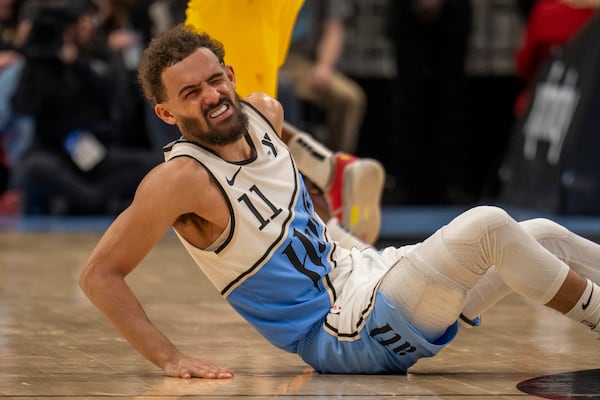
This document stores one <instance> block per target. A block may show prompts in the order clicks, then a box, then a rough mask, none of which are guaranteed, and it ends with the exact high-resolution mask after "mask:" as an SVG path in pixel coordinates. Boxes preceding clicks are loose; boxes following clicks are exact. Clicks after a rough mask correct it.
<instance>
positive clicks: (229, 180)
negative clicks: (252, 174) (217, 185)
mask: <svg viewBox="0 0 600 400" xmlns="http://www.w3.org/2000/svg"><path fill="white" fill-rule="evenodd" d="M241 170H242V167H239V168H238V170H237V171H235V174H233V176H232V177H231V179H229V178H225V180H226V181H227V184H228V185H229V186H233V184H234V183H235V178H236V177H237V175H238V174H239V173H240V171H241Z"/></svg>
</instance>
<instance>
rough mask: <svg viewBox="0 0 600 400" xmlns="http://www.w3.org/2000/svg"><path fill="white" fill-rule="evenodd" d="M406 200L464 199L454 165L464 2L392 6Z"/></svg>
mask: <svg viewBox="0 0 600 400" xmlns="http://www.w3.org/2000/svg"><path fill="white" fill-rule="evenodd" d="M390 17H391V20H390V28H391V34H392V39H393V43H394V46H395V51H396V59H397V68H398V76H397V84H398V85H397V90H398V96H399V106H398V109H397V112H396V113H395V116H396V118H397V119H398V122H399V123H400V129H399V131H398V134H399V135H401V136H402V146H401V148H400V150H401V156H400V157H399V161H398V162H399V163H401V164H400V168H401V171H402V176H401V177H400V179H399V185H400V186H402V187H403V188H404V189H405V192H406V194H407V197H406V199H405V201H406V202H409V203H413V204H436V203H446V202H453V203H456V202H462V201H464V199H463V198H462V197H463V188H462V187H461V183H462V182H461V176H460V173H461V171H460V169H459V163H458V161H459V160H460V159H461V157H468V156H469V155H468V154H465V153H464V151H463V149H464V145H465V142H464V141H465V139H464V130H465V121H466V115H465V112H466V110H465V68H464V67H465V55H466V48H467V39H468V36H469V32H470V28H471V2H470V0H403V1H392V7H391V13H390Z"/></svg>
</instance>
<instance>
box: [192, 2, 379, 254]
mask: <svg viewBox="0 0 600 400" xmlns="http://www.w3.org/2000/svg"><path fill="white" fill-rule="evenodd" d="M302 3H303V0H285V1H282V0H258V1H240V0H189V2H188V5H187V9H186V12H185V15H186V20H185V23H186V25H191V26H193V27H195V28H196V29H197V30H199V31H202V32H206V33H208V34H209V35H211V36H212V37H213V38H214V39H216V40H218V41H219V42H221V43H223V45H224V46H225V48H226V49H227V63H228V64H230V65H233V66H235V73H236V77H237V79H236V81H237V86H236V92H237V93H238V94H239V95H240V96H242V97H246V96H248V95H250V94H251V93H253V92H263V93H266V94H268V95H269V96H271V97H274V98H277V82H278V81H277V74H278V71H279V67H281V66H282V64H283V63H284V62H285V59H286V57H287V54H288V48H289V44H290V40H291V35H292V30H293V28H294V23H295V21H296V16H297V14H298V12H299V10H300V8H301V6H302ZM283 135H285V136H288V135H289V137H293V140H290V141H289V143H288V146H289V149H290V151H291V152H292V154H293V155H294V157H295V159H296V163H297V165H298V169H299V170H300V171H301V172H302V174H303V175H304V176H305V177H307V178H308V179H309V180H310V182H311V183H313V184H314V185H316V186H317V188H318V189H319V191H320V192H322V193H323V194H324V197H325V199H326V201H327V205H328V208H329V209H330V210H331V217H332V218H330V219H329V220H326V222H327V225H328V226H329V227H330V228H332V229H336V230H341V229H348V230H350V231H351V232H352V234H353V235H354V236H355V237H358V238H360V239H361V240H362V241H363V242H365V243H367V244H373V243H375V241H376V240H377V237H378V235H379V229H380V227H381V210H380V202H381V195H382V192H383V185H384V182H385V171H384V169H383V166H382V165H381V163H380V162H378V161H376V160H373V159H369V158H357V157H355V156H353V155H351V154H347V153H343V152H332V151H331V150H329V149H328V148H326V147H325V146H323V145H322V144H320V143H319V142H318V141H317V140H316V139H315V138H314V137H313V136H311V135H310V134H308V133H305V132H301V131H299V130H298V129H296V128H295V127H294V126H292V125H291V124H289V123H285V122H284V125H283ZM311 194H315V195H316V191H311ZM340 224H341V226H340ZM342 227H343V228H342Z"/></svg>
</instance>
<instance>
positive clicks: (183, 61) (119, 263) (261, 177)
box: [80, 26, 600, 378]
mask: <svg viewBox="0 0 600 400" xmlns="http://www.w3.org/2000/svg"><path fill="white" fill-rule="evenodd" d="M140 81H141V82H142V86H143V89H144V93H145V95H146V96H147V98H148V99H149V100H150V101H151V102H152V103H153V104H155V107H154V109H155V112H156V114H157V115H158V116H159V117H160V118H161V119H163V120H164V121H165V122H167V123H169V124H176V125H177V126H178V128H179V129H180V130H181V134H182V138H181V139H180V140H177V141H175V142H173V143H172V144H171V145H169V146H167V148H166V151H165V158H166V162H164V163H163V164H161V165H160V166H158V167H156V168H155V169H154V170H153V171H151V172H150V173H149V174H148V175H147V176H146V178H145V179H144V180H143V181H142V183H141V184H140V186H139V188H138V190H137V193H136V196H135V198H134V200H133V202H132V204H131V205H130V206H129V207H128V208H127V209H126V210H125V211H124V212H123V213H122V214H121V215H119V216H118V217H117V219H116V220H115V221H114V223H113V224H112V225H111V227H110V228H109V229H108V230H107V232H106V233H105V234H104V236H103V237H102V239H101V240H100V242H99V243H98V245H97V246H96V248H95V249H94V251H93V252H92V254H91V256H90V258H89V260H88V261H87V263H86V266H85V268H84V270H83V271H82V273H81V276H80V285H81V287H82V289H83V291H84V292H85V293H86V295H87V296H88V297H89V298H90V300H91V301H92V302H93V303H94V304H95V305H96V306H97V307H98V308H99V309H100V310H101V311H102V312H103V313H104V314H105V315H106V317H107V318H108V319H109V320H110V321H111V322H112V324H113V325H114V326H115V328H116V329H117V330H118V331H119V332H120V333H121V334H122V335H123V336H124V337H125V338H126V339H127V340H128V341H129V342H130V343H131V344H132V345H133V346H134V347H135V348H136V349H137V350H138V351H139V352H140V353H141V354H142V355H143V356H144V357H146V358H147V359H148V360H150V361H151V362H153V363H154V364H156V365H157V366H158V367H160V368H161V369H162V370H163V371H164V373H165V374H166V375H168V376H175V377H182V378H191V377H204V378H230V377H232V376H233V371H232V370H230V369H228V368H223V367H220V366H217V365H214V364H212V363H211V362H209V361H206V360H203V359H197V358H191V357H188V356H186V355H184V354H182V353H181V352H180V351H179V350H178V349H177V347H176V346H175V345H174V344H173V343H172V342H171V341H170V340H169V339H168V338H167V337H166V336H165V335H164V334H163V333H162V332H161V331H159V330H158V329H157V328H156V327H155V326H154V325H153V324H152V322H151V321H150V320H149V319H148V317H147V315H146V314H145V312H144V310H143V308H142V306H141V305H140V304H139V302H138V300H137V298H136V297H135V294H134V293H133V292H132V290H131V289H130V288H129V286H128V285H127V283H126V281H125V277H126V276H127V275H128V274H129V273H130V272H131V271H132V270H133V269H134V268H136V266H137V265H138V264H139V263H140V262H141V261H142V260H143V259H144V257H145V256H146V254H147V253H148V252H149V251H150V249H151V248H152V247H153V246H154V245H155V244H156V243H157V242H158V241H159V239H160V238H161V237H162V236H163V235H164V234H165V233H166V232H167V231H168V230H169V229H171V228H173V229H174V231H175V232H176V234H177V235H178V237H179V238H180V240H181V242H182V244H183V247H184V248H185V249H187V251H188V252H189V253H190V255H191V257H192V258H193V259H194V260H195V261H196V263H197V264H198V266H199V267H200V268H201V269H202V270H203V271H204V273H205V274H206V275H207V277H208V278H209V279H210V281H211V282H212V283H213V284H214V286H215V287H216V288H217V289H218V290H219V292H220V293H221V294H222V296H223V297H224V298H225V299H226V300H227V301H228V302H229V303H230V304H231V305H232V307H233V308H234V309H235V310H237V311H238V312H239V313H240V314H241V315H242V316H243V317H244V318H245V319H246V320H247V321H248V322H249V323H250V324H252V325H253V326H254V327H255V328H256V329H257V330H258V331H259V332H260V333H261V334H263V335H264V336H265V338H266V339H268V340H269V341H270V342H271V343H272V344H273V345H275V346H277V347H279V348H280V349H282V350H285V351H289V352H293V353H297V354H298V355H299V356H300V357H301V358H302V359H303V360H304V361H305V362H306V363H308V364H309V365H310V366H312V367H313V368H314V369H315V370H316V371H318V372H322V373H357V374H358V373H361V374H363V373H365V374H366V373H368V374H371V373H405V372H406V371H407V370H408V368H410V366H411V365H413V364H414V363H415V362H417V361H418V360H419V359H420V358H422V357H430V356H433V355H435V354H436V353H438V352H439V351H440V350H441V349H442V348H443V347H444V346H446V345H447V344H448V343H449V342H450V341H451V340H452V339H453V338H454V336H455V335H456V332H457V326H458V323H457V319H458V318H459V315H460V313H461V311H462V310H463V308H464V306H465V302H466V301H467V297H468V296H469V293H471V292H472V291H473V288H477V287H478V285H479V282H482V281H484V280H485V279H484V278H485V277H486V276H487V274H488V273H489V272H490V270H489V269H490V267H491V266H494V269H493V270H492V271H493V273H494V274H495V275H496V276H497V277H499V278H501V279H502V281H503V282H504V283H505V284H506V285H507V286H508V287H510V289H511V290H513V291H515V292H517V293H519V294H520V295H523V296H525V297H526V298H528V299H531V300H532V301H534V302H537V303H539V304H545V305H547V306H548V307H551V308H553V309H555V310H558V311H559V312H561V313H563V314H565V315H566V316H567V317H569V318H571V319H574V320H577V321H580V322H581V323H583V324H584V325H586V326H588V327H589V328H591V329H593V330H596V331H598V330H600V327H599V326H598V322H599V321H600V288H599V287H598V286H597V285H596V283H594V282H592V280H594V281H595V282H598V281H599V279H598V278H600V277H599V275H600V274H599V273H598V271H597V270H596V268H597V266H598V265H600V246H598V245H596V244H593V243H591V242H589V241H586V240H585V239H582V238H580V237H578V236H575V235H574V234H572V233H570V232H568V231H566V230H565V229H564V228H562V227H560V226H558V225H556V224H554V223H553V222H551V221H548V220H541V219H540V220H531V221H527V222H523V223H518V222H516V221H515V220H513V219H512V218H511V217H510V216H509V215H508V214H507V213H506V212H504V211H503V210H501V209H499V208H496V207H486V206H482V207H476V208H473V209H471V210H469V211H467V212H465V213H463V214H461V215H459V216H458V217H457V218H456V219H454V220H453V221H451V222H450V223H449V224H448V225H447V226H445V227H443V228H441V229H440V230H439V231H438V232H436V233H435V234H433V235H432V236H431V237H429V238H428V239H426V240H425V241H423V242H422V243H419V244H416V245H410V246H404V247H400V248H393V247H388V248H385V249H382V250H380V251H376V250H375V249H373V248H365V249H363V250H359V249H358V248H356V247H353V248H350V247H347V246H344V245H342V244H341V243H340V242H338V241H336V240H335V236H336V232H331V231H330V230H328V229H327V227H326V226H325V225H324V223H323V220H322V219H321V218H320V217H318V215H317V214H315V212H314V207H313V203H312V202H311V199H310V196H309V194H308V193H307V190H306V188H305V185H304V183H303V180H302V177H301V175H300V174H299V173H298V169H297V165H296V163H295V160H294V158H293V157H292V156H291V154H290V152H289V150H288V148H287V146H286V145H285V143H284V141H283V140H282V139H281V137H280V135H281V129H282V124H283V113H282V109H281V105H280V104H279V103H278V102H277V101H276V100H274V99H273V98H271V97H269V96H267V95H264V94H253V95H251V96H248V97H246V98H244V99H240V98H238V97H237V96H236V93H235V87H236V79H235V74H234V70H233V68H232V67H230V66H228V65H226V64H225V63H224V51H223V48H222V47H221V46H220V45H219V43H217V42H215V41H213V40H211V38H210V37H209V36H207V35H204V34H197V33H194V32H192V31H191V30H190V29H189V28H188V29H186V28H184V27H182V26H178V27H175V28H173V29H171V30H169V31H167V32H165V33H163V34H161V35H160V36H158V37H157V38H155V39H154V40H153V41H152V43H151V44H150V45H149V47H148V48H147V49H146V50H145V52H144V56H143V60H142V63H141V66H140ZM567 262H568V263H569V265H570V266H572V267H574V268H575V267H576V266H577V267H578V268H581V269H582V270H586V269H587V270H588V271H589V272H590V274H591V275H592V276H590V277H589V278H592V280H590V279H588V278H585V277H583V276H582V275H580V274H578V273H577V272H575V271H574V270H573V269H571V268H570V267H569V265H567V264H566V263H567ZM481 295H482V296H483V298H482V299H481V300H482V301H483V302H485V301H486V300H487V299H486V297H485V296H486V293H485V292H481ZM492 295H494V294H493V293H492ZM520 318H522V317H520Z"/></svg>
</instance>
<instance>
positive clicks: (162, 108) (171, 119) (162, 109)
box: [154, 103, 177, 125]
mask: <svg viewBox="0 0 600 400" xmlns="http://www.w3.org/2000/svg"><path fill="white" fill-rule="evenodd" d="M154 112H155V113H156V115H157V116H158V118H160V119H162V120H163V121H165V122H166V123H167V124H169V125H175V124H176V123H177V119H176V118H175V116H173V114H171V111H170V110H169V108H168V107H167V106H166V105H165V104H163V103H158V104H157V105H155V106H154Z"/></svg>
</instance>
